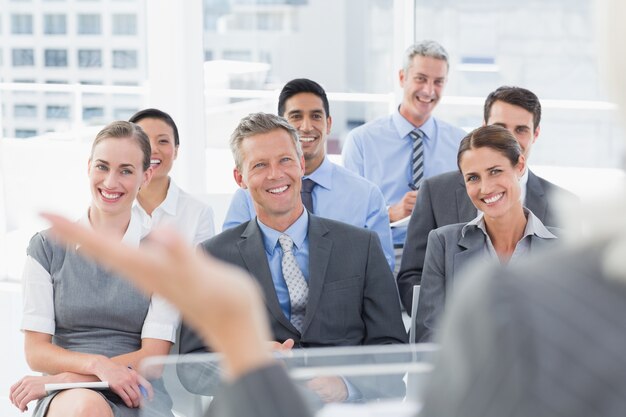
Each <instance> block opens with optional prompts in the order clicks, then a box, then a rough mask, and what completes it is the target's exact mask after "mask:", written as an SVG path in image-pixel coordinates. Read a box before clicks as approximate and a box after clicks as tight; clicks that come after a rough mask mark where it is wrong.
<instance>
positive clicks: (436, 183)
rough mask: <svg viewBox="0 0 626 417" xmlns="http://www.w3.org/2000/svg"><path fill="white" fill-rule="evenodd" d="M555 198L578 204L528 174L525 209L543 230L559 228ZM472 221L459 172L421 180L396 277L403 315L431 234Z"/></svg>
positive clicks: (572, 197) (471, 207)
mask: <svg viewBox="0 0 626 417" xmlns="http://www.w3.org/2000/svg"><path fill="white" fill-rule="evenodd" d="M556 194H559V197H561V196H562V198H564V199H566V200H567V201H568V203H569V204H578V203H579V200H578V198H577V197H576V196H575V195H574V194H572V193H570V192H569V191H566V190H564V189H563V188H561V187H558V186H556V185H554V184H552V183H551V182H549V181H546V180H544V179H543V178H540V177H538V176H536V175H535V174H533V172H532V171H529V173H528V183H527V184H526V204H525V206H526V207H527V208H528V209H529V210H530V211H532V212H533V213H534V215H535V216H537V217H538V218H539V220H541V222H542V223H543V224H544V225H546V226H555V227H559V226H560V225H561V223H560V222H559V219H558V216H557V213H556V211H555V208H554V204H551V202H550V196H551V195H556ZM474 217H476V207H474V205H473V204H472V202H471V200H470V199H469V197H468V196H467V192H466V191H465V183H464V181H463V176H462V175H461V173H460V172H459V171H451V172H447V173H445V174H441V175H437V176H435V177H431V178H427V179H426V180H424V182H423V183H422V185H421V187H420V191H419V193H417V201H416V202H415V208H414V209H413V213H412V214H411V220H410V221H409V226H408V229H407V235H406V242H405V244H404V253H403V255H402V263H401V266H400V272H399V273H398V277H397V280H398V290H399V291H400V298H401V299H402V304H403V305H404V307H405V308H406V311H408V312H409V313H410V312H411V304H412V299H413V286H414V285H419V284H420V283H421V281H422V268H423V266H424V258H425V256H426V243H427V241H428V234H429V233H430V231H431V230H434V229H436V228H438V227H441V226H445V225H447V224H454V223H467V222H469V221H470V220H472V219H473V218H474Z"/></svg>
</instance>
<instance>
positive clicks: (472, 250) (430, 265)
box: [416, 223, 558, 342]
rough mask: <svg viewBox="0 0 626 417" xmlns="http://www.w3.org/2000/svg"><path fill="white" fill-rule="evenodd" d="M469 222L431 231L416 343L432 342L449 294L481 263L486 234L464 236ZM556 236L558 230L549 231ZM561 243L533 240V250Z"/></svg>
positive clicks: (473, 232) (473, 231)
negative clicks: (471, 269)
mask: <svg viewBox="0 0 626 417" xmlns="http://www.w3.org/2000/svg"><path fill="white" fill-rule="evenodd" d="M465 224H466V223H457V224H450V225H447V226H443V227H440V228H439V229H435V230H433V231H431V232H430V233H429V235H428V248H427V249H426V260H425V261H424V274H423V279H422V284H421V288H420V294H419V303H418V306H417V318H416V320H417V321H416V340H417V341H418V342H430V341H432V338H433V334H434V332H435V329H436V328H437V327H438V324H439V319H440V318H441V315H442V313H443V310H444V305H445V301H446V294H447V293H448V294H449V291H451V290H452V287H453V286H455V285H456V281H457V280H458V277H459V276H461V277H462V276H463V274H462V272H463V269H465V268H467V266H468V265H472V264H474V263H476V262H479V261H480V259H481V253H482V251H483V250H484V247H485V234H484V233H483V232H482V230H480V229H478V228H470V229H468V230H467V232H466V233H465V236H463V235H462V233H461V231H462V230H463V226H465ZM548 229H549V230H550V232H552V233H553V234H554V235H555V236H558V230H555V229H554V228H548ZM556 243H558V240H557V239H542V238H540V237H537V236H535V235H532V236H531V237H530V250H531V251H532V252H539V251H542V250H544V249H546V248H549V247H551V246H553V245H555V244H556Z"/></svg>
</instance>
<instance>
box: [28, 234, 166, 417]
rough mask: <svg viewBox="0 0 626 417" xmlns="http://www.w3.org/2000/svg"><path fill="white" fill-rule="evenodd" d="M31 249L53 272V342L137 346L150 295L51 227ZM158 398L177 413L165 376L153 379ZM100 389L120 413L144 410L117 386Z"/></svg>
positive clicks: (100, 348) (100, 349)
mask: <svg viewBox="0 0 626 417" xmlns="http://www.w3.org/2000/svg"><path fill="white" fill-rule="evenodd" d="M27 253H28V255H29V256H31V257H32V258H33V259H35V260H36V261H37V262H39V264H41V266H42V267H43V268H44V269H45V270H46V271H48V272H49V273H50V276H51V277H52V286H53V294H54V295H53V296H54V313H55V321H56V329H55V334H54V336H53V338H52V343H54V344H55V345H58V346H60V347H63V348H65V349H68V350H71V351H75V352H83V353H91V354H100V355H105V356H107V357H113V356H117V355H121V354H125V353H128V352H132V351H135V350H138V349H139V348H140V347H141V330H142V327H143V323H144V320H145V318H146V315H147V313H148V308H149V306H150V298H149V297H146V296H145V295H143V294H141V293H140V292H139V291H138V290H136V289H135V288H134V287H133V286H132V285H131V284H129V283H128V282H127V281H125V280H124V279H122V278H120V277H119V276H116V275H115V274H113V273H111V272H110V271H107V270H106V269H104V268H102V267H100V266H98V265H96V264H95V263H93V262H91V261H89V260H87V259H85V258H84V257H82V256H81V255H80V248H79V249H78V251H77V250H75V249H74V247H73V246H66V245H60V244H58V243H56V242H53V241H52V240H51V239H50V236H49V233H48V231H43V232H40V233H37V234H36V235H35V236H33V238H32V239H31V241H30V244H29V246H28V250H27ZM152 386H153V388H154V390H155V401H158V402H161V404H158V405H157V404H154V405H155V406H156V407H153V406H151V407H150V409H151V410H152V409H155V410H163V411H162V412H160V413H159V414H156V415H160V416H173V414H172V413H171V411H170V410H171V400H170V398H169V396H168V395H167V394H166V393H165V390H164V387H163V384H162V381H161V380H156V381H152ZM98 392H100V393H101V394H102V395H103V396H104V398H105V399H106V400H107V402H108V403H109V405H110V406H111V408H112V410H113V415H114V416H116V417H118V416H120V417H127V416H128V417H136V416H139V415H140V412H139V409H137V408H128V407H126V406H125V405H124V402H123V401H122V400H121V399H120V398H119V397H118V396H117V395H116V394H115V393H113V392H112V391H109V390H103V391H98ZM54 395H56V394H55V393H52V394H50V395H48V396H47V397H44V398H42V399H41V400H40V401H39V402H38V403H37V406H36V408H35V410H34V412H33V417H43V416H45V414H46V412H47V409H48V406H49V405H50V402H51V401H52V399H53V398H54Z"/></svg>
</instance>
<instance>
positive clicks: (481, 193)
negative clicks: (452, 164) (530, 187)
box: [459, 147, 525, 218]
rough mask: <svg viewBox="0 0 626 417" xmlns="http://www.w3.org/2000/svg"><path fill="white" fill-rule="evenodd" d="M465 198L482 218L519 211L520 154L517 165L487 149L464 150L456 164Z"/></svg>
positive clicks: (501, 215)
mask: <svg viewBox="0 0 626 417" xmlns="http://www.w3.org/2000/svg"><path fill="white" fill-rule="evenodd" d="M459 166H460V168H461V173H462V174H463V178H464V180H465V188H466V190H467V195H468V196H469V197H470V200H472V204H474V206H475V207H476V208H477V209H478V210H480V211H482V212H483V213H485V217H491V218H500V217H503V216H506V215H507V214H509V213H511V212H512V211H513V210H515V209H521V205H522V203H521V202H520V196H521V189H520V185H519V179H520V177H521V176H522V174H523V172H524V169H525V159H524V156H523V155H520V159H519V161H518V163H517V165H515V166H513V165H512V164H511V161H510V160H509V159H508V158H507V157H506V156H505V155H503V154H502V153H500V152H498V151H496V150H494V149H491V148H488V147H481V148H473V149H469V150H467V151H465V152H464V153H463V155H462V156H461V160H460V163H459Z"/></svg>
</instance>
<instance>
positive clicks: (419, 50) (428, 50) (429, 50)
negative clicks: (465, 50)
mask: <svg viewBox="0 0 626 417" xmlns="http://www.w3.org/2000/svg"><path fill="white" fill-rule="evenodd" d="M416 56H423V57H428V58H434V59H440V60H442V61H445V63H446V64H447V67H448V69H450V61H449V56H448V52H447V51H446V50H445V48H444V47H443V46H441V44H439V43H438V42H435V41H433V40H424V41H421V42H418V43H416V44H413V45H411V46H409V47H408V48H407V49H406V51H405V52H404V63H403V65H402V68H404V71H405V72H406V71H408V70H409V67H410V66H411V63H412V62H413V58H414V57H416Z"/></svg>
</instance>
